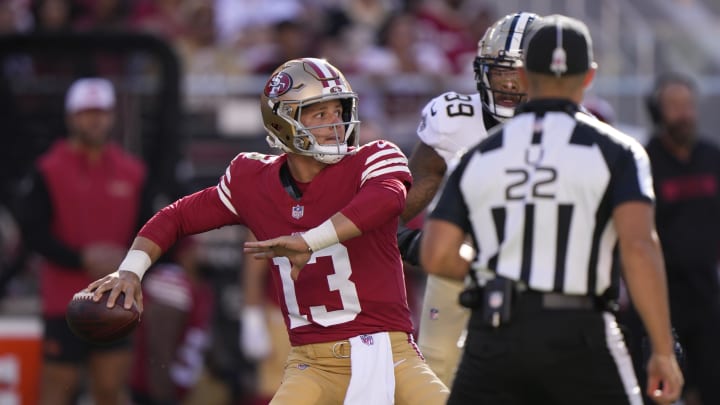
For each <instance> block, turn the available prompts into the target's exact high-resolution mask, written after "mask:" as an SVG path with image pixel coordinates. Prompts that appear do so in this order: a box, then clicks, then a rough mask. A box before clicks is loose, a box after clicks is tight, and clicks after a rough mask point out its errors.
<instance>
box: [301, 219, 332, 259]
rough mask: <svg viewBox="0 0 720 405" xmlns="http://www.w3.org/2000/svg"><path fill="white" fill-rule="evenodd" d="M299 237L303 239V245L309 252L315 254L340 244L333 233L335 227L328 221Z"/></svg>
mask: <svg viewBox="0 0 720 405" xmlns="http://www.w3.org/2000/svg"><path fill="white" fill-rule="evenodd" d="M300 236H302V238H303V239H305V243H307V245H308V246H309V247H310V251H311V252H317V251H318V250H320V249H324V248H326V247H328V246H332V245H334V244H336V243H339V242H340V240H339V239H338V236H337V232H336V231H335V225H333V223H332V221H331V220H329V219H328V220H327V221H325V222H323V223H322V224H320V225H318V226H316V227H315V228H313V229H310V230H309V231H307V232H305V233H303V234H302V235H300Z"/></svg>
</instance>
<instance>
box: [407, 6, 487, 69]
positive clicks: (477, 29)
mask: <svg viewBox="0 0 720 405" xmlns="http://www.w3.org/2000/svg"><path fill="white" fill-rule="evenodd" d="M416 15H417V17H418V27H420V32H421V33H422V34H423V35H422V41H423V42H426V43H431V44H433V45H435V46H436V47H438V48H439V49H441V50H442V51H443V52H444V53H445V57H446V58H447V59H448V60H449V61H450V64H451V65H450V69H451V70H450V72H451V73H462V72H466V71H467V67H468V66H469V65H470V63H469V62H470V61H471V60H472V59H473V57H474V56H475V51H476V47H475V44H477V41H478V40H479V39H480V38H481V37H482V35H483V34H484V33H485V30H486V29H487V27H489V26H490V24H492V23H493V22H494V20H495V18H493V17H492V16H491V15H489V13H488V11H487V10H486V9H485V8H484V7H481V6H479V3H478V2H474V1H466V0H425V1H424V2H422V4H421V5H420V6H418V7H417V10H416Z"/></svg>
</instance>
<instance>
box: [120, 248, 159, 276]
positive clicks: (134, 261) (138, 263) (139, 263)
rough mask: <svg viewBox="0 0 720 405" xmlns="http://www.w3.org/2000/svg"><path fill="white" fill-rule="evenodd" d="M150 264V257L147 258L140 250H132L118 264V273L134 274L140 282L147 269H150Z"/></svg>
mask: <svg viewBox="0 0 720 405" xmlns="http://www.w3.org/2000/svg"><path fill="white" fill-rule="evenodd" d="M151 264H152V260H150V256H148V254H147V253H145V252H144V251H142V250H138V249H133V250H130V251H129V252H128V253H127V255H126V256H125V259H124V260H123V261H122V263H120V266H118V271H121V270H122V271H129V272H131V273H135V274H137V276H138V277H140V280H141V281H142V278H143V275H144V274H145V272H146V271H147V269H149V268H150V265H151Z"/></svg>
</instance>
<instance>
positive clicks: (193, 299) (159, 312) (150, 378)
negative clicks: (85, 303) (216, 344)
mask: <svg viewBox="0 0 720 405" xmlns="http://www.w3.org/2000/svg"><path fill="white" fill-rule="evenodd" d="M197 249H198V246H197V243H196V242H195V241H194V240H193V239H192V238H185V239H182V240H181V241H179V243H178V244H177V245H176V246H175V248H174V253H172V261H171V262H168V263H162V264H158V265H157V266H155V267H154V268H153V270H152V271H151V272H150V273H148V276H147V280H146V281H145V283H144V284H143V298H144V301H145V310H144V311H143V321H142V322H141V323H140V325H139V327H138V329H137V331H136V333H135V346H134V350H135V353H134V360H133V367H132V372H131V374H130V375H131V378H130V387H131V389H132V396H133V401H134V402H135V404H136V405H155V404H175V403H179V402H180V401H182V400H185V399H186V398H187V395H188V394H189V393H190V392H192V391H193V389H194V388H195V386H196V384H197V382H198V379H199V377H200V375H201V372H202V371H203V366H204V361H205V352H206V351H207V348H208V345H209V343H210V326H211V322H210V321H211V319H212V311H213V301H214V298H213V292H212V289H211V287H210V285H209V284H208V283H206V282H205V280H204V279H203V276H202V274H200V269H199V267H198V252H197ZM198 403H205V404H207V403H209V401H208V399H207V398H205V401H204V402H198Z"/></svg>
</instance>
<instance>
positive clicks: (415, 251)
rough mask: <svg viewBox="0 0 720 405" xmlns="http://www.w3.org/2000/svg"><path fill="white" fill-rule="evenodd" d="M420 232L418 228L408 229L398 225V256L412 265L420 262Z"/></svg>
mask: <svg viewBox="0 0 720 405" xmlns="http://www.w3.org/2000/svg"><path fill="white" fill-rule="evenodd" d="M421 237H422V232H421V231H420V230H419V229H410V228H406V227H404V226H402V225H400V226H399V227H398V231H397V239H398V248H399V249H400V256H401V257H402V258H403V260H405V261H406V262H408V263H409V264H412V265H413V266H417V265H419V264H420V238H421Z"/></svg>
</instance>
